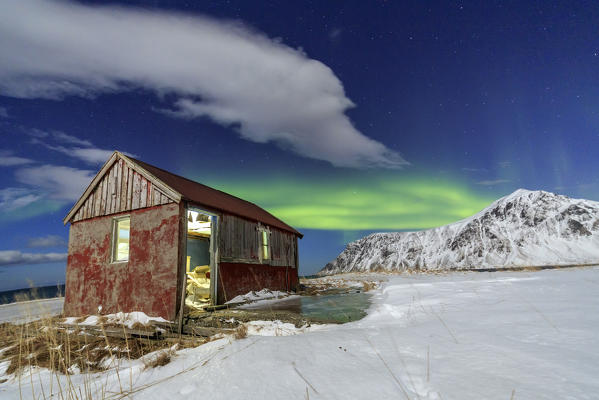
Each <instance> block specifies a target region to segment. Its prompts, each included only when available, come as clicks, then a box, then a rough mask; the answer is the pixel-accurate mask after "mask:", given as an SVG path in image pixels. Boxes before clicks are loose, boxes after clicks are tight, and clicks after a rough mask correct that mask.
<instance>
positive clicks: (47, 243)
mask: <svg viewBox="0 0 599 400" xmlns="http://www.w3.org/2000/svg"><path fill="white" fill-rule="evenodd" d="M66 244H67V242H66V240H64V239H63V238H62V237H61V236H58V235H47V236H41V237H35V238H30V239H29V240H27V247H61V246H66Z"/></svg>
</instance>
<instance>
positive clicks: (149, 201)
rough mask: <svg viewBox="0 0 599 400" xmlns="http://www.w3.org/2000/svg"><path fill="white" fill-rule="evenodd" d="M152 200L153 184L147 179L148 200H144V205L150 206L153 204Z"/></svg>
mask: <svg viewBox="0 0 599 400" xmlns="http://www.w3.org/2000/svg"><path fill="white" fill-rule="evenodd" d="M153 200H154V185H153V184H152V181H148V200H146V205H147V206H148V207H152V206H153V205H154V204H153Z"/></svg>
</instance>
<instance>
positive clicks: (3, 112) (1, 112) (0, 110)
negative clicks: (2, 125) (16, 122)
mask: <svg viewBox="0 0 599 400" xmlns="http://www.w3.org/2000/svg"><path fill="white" fill-rule="evenodd" d="M0 117H1V118H8V110H7V109H6V107H0Z"/></svg>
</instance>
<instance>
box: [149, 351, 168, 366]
mask: <svg viewBox="0 0 599 400" xmlns="http://www.w3.org/2000/svg"><path fill="white" fill-rule="evenodd" d="M172 357H173V352H172V351H170V350H168V351H167V350H161V351H159V352H158V354H156V356H155V357H151V358H150V359H149V360H145V359H144V367H145V369H150V368H156V367H164V366H165V365H167V364H168V363H170V362H171V359H172Z"/></svg>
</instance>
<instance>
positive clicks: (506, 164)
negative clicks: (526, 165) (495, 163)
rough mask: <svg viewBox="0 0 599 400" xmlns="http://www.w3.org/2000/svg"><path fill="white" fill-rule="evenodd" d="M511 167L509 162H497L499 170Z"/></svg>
mask: <svg viewBox="0 0 599 400" xmlns="http://www.w3.org/2000/svg"><path fill="white" fill-rule="evenodd" d="M511 166H512V162H511V161H500V162H499V167H500V168H509V167H511Z"/></svg>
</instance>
